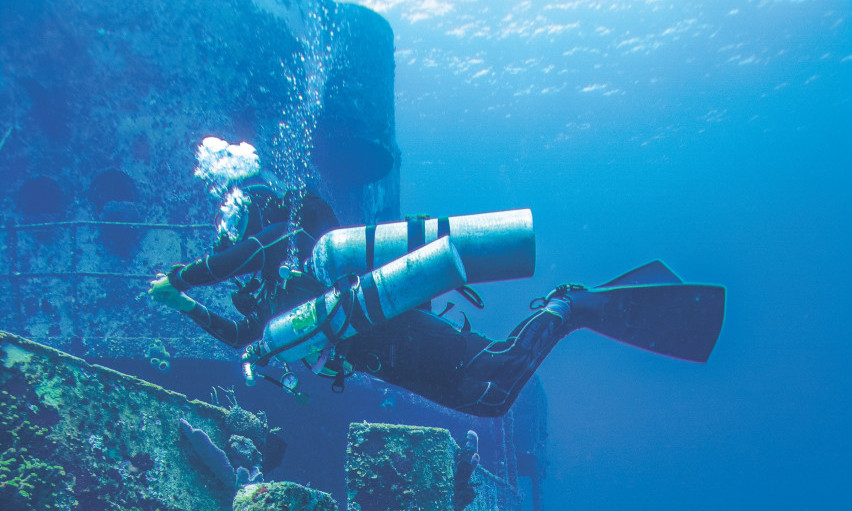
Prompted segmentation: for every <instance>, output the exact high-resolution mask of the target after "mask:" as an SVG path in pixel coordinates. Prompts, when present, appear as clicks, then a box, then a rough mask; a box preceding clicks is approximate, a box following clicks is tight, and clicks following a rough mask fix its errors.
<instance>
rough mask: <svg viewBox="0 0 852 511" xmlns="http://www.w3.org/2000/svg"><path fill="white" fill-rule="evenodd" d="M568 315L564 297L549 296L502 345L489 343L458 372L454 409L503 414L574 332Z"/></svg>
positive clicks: (500, 343)
mask: <svg viewBox="0 0 852 511" xmlns="http://www.w3.org/2000/svg"><path fill="white" fill-rule="evenodd" d="M571 311H572V306H571V300H570V298H569V297H568V295H567V293H564V294H552V295H551V296H550V297H549V299H548V301H547V303H546V304H545V306H544V307H542V308H541V309H539V310H537V311H536V312H535V313H533V314H532V315H530V316H529V317H528V318H526V319H525V320H524V321H523V322H521V324H519V325H518V326H517V327H515V329H514V330H513V331H512V333H511V334H510V335H509V337H508V338H507V339H506V340H505V341H492V342H491V343H489V344H488V345H487V346H485V347H483V348H482V349H481V350H479V351H478V352H477V353H476V354H474V355H473V356H472V357H471V358H470V359H469V360H468V361H467V362H466V363H465V365H464V367H463V368H461V369H460V370H461V371H462V372H463V374H464V377H463V380H462V383H461V385H460V386H459V393H460V394H462V395H463V398H462V399H461V400H460V402H459V403H457V404H456V406H454V407H453V408H455V409H457V410H459V411H462V412H465V413H470V414H473V415H479V416H489V417H491V416H499V415H503V414H504V413H506V412H507V411H508V410H509V408H510V407H511V406H512V404H513V403H514V402H515V399H516V398H517V397H518V394H519V393H520V391H521V389H523V387H524V385H525V384H526V382H527V381H528V380H529V379H530V377H532V375H533V373H535V371H536V369H538V367H539V366H540V365H541V363H542V362H543V361H544V359H545V358H546V357H547V355H548V354H549V353H550V351H551V350H552V349H553V347H554V346H555V345H556V343H557V342H558V341H559V340H560V339H561V338H562V337H564V336H566V335H567V334H568V333H570V332H571V330H573V328H572V323H571Z"/></svg>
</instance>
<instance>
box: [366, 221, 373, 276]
mask: <svg viewBox="0 0 852 511" xmlns="http://www.w3.org/2000/svg"><path fill="white" fill-rule="evenodd" d="M364 236H365V237H366V242H367V247H366V249H367V271H372V270H373V268H375V264H376V226H375V225H368V226H367V227H365V228H364Z"/></svg>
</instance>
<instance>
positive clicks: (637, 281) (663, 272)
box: [597, 259, 683, 288]
mask: <svg viewBox="0 0 852 511" xmlns="http://www.w3.org/2000/svg"><path fill="white" fill-rule="evenodd" d="M681 282H683V281H682V280H680V277H678V276H677V275H676V274H675V272H673V271H672V270H671V269H670V268H669V267H668V266H666V263H664V262H662V261H660V260H659V259H658V260H656V261H651V262H650V263H648V264H646V265H643V266H640V267H638V268H636V269H633V270H630V271H629V272H627V273H625V274H624V275H621V276H619V277H616V278H614V279H612V280H610V281H609V282H607V283H606V284H601V285H599V286H597V287H598V288H603V287H616V286H639V285H644V284H680V283H681Z"/></svg>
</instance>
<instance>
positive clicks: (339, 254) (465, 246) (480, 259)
mask: <svg viewBox="0 0 852 511" xmlns="http://www.w3.org/2000/svg"><path fill="white" fill-rule="evenodd" d="M445 234H448V235H449V236H450V240H451V241H452V242H453V245H455V246H456V248H457V249H458V252H459V255H460V256H461V259H462V262H463V264H464V269H465V271H466V273H467V282H468V283H469V284H473V283H476V282H488V281H493V280H507V279H517V278H523V277H530V276H532V274H533V272H534V270H535V234H534V233H533V223H532V212H531V211H530V210H529V209H516V210H509V211H496V212H492V213H481V214H476V215H464V216H453V217H444V218H422V217H421V218H413V219H409V220H408V221H405V222H390V223H384V224H378V225H362V226H358V227H345V228H341V229H334V230H332V231H329V232H327V233H325V234H324V235H323V236H322V237H321V238H320V239H319V240H318V241H317V243H316V245H315V246H314V249H313V252H312V254H311V257H310V258H309V259H308V261H307V262H306V264H307V266H308V268H309V270H310V271H311V272H312V273H313V275H314V276H315V277H316V278H317V279H318V280H320V281H321V282H323V283H325V284H326V285H331V284H332V283H333V282H335V281H336V280H337V279H338V278H340V277H341V276H343V275H346V274H349V273H356V274H361V273H363V272H366V271H370V270H372V269H373V268H376V267H378V266H381V265H383V264H385V263H387V262H388V261H391V260H393V259H396V258H398V257H401V256H402V255H404V254H405V253H406V252H411V251H412V250H413V249H415V248H417V247H418V246H421V245H423V244H425V243H428V242H430V241H432V240H435V239H437V238H440V237H441V236H443V235H445Z"/></svg>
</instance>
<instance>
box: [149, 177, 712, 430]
mask: <svg viewBox="0 0 852 511" xmlns="http://www.w3.org/2000/svg"><path fill="white" fill-rule="evenodd" d="M246 183H249V184H246ZM216 225H217V228H218V230H219V240H218V242H217V243H216V245H215V246H214V248H213V251H212V253H210V254H208V255H205V256H203V257H202V258H200V259H197V260H195V261H193V262H190V263H188V264H183V265H177V266H175V267H173V268H172V270H171V271H170V272H169V273H168V274H166V275H164V274H159V275H158V276H157V278H156V279H155V280H153V281H152V282H151V287H150V289H149V294H150V295H151V296H152V298H153V299H154V300H155V301H157V302H160V303H162V304H165V305H167V306H169V307H172V308H174V309H176V310H179V311H181V312H182V313H183V314H185V315H187V316H188V317H189V318H190V319H192V320H193V321H194V322H195V323H197V324H198V325H199V326H200V327H201V328H203V329H204V330H206V331H207V332H208V333H210V334H211V335H213V336H214V337H215V338H217V339H219V340H220V341H222V342H224V343H226V344H228V345H229V346H232V347H234V348H243V349H244V352H243V354H242V359H241V361H242V370H243V376H244V377H245V378H246V382H247V383H248V384H250V385H251V384H254V382H255V381H256V379H257V378H261V379H264V380H266V381H270V382H272V383H275V384H276V385H278V386H280V387H282V388H285V390H290V391H293V385H292V384H291V383H290V382H289V381H287V378H288V375H290V376H289V377H292V373H291V372H290V371H289V367H288V366H287V364H289V363H296V362H299V361H301V362H302V363H304V364H305V365H306V366H307V367H309V368H310V369H311V371H312V372H314V373H315V374H318V375H321V376H326V377H329V378H332V379H333V383H332V390H334V391H336V392H342V391H343V386H344V379H345V377H347V376H349V375H351V374H354V373H355V372H360V373H365V374H369V375H372V376H374V377H376V378H378V379H380V380H383V381H384V382H386V383H390V384H393V385H397V386H399V387H402V388H405V389H407V390H409V391H411V392H413V393H415V394H418V395H420V396H422V397H425V398H427V399H429V400H431V401H433V402H435V403H438V404H440V405H443V406H445V407H448V408H451V409H454V410H457V411H460V412H463V413H468V414H472V415H477V416H484V417H493V416H500V415H503V414H505V413H506V412H507V411H508V410H509V408H510V407H511V406H512V404H513V403H514V401H515V399H516V398H517V396H518V394H519V393H520V391H521V389H522V388H523V387H524V385H525V384H526V382H527V381H528V380H529V378H530V377H531V376H532V375H533V374H534V372H535V371H536V369H537V368H538V367H539V366H540V365H541V363H542V362H543V361H544V359H545V358H546V357H547V355H548V354H549V353H550V351H551V350H552V349H553V347H554V346H555V345H556V344H557V343H558V341H559V340H560V339H562V338H563V337H565V336H566V335H568V334H569V333H571V332H573V331H575V330H578V329H582V328H587V329H590V330H593V331H595V332H598V333H601V334H603V335H605V336H608V337H611V338H613V339H615V340H618V341H621V342H624V343H627V344H630V345H633V346H636V347H639V348H642V349H645V350H649V351H652V352H655V353H659V354H663V355H667V356H671V357H675V358H679V359H684V360H689V361H694V362H705V361H706V360H707V358H708V357H709V355H710V353H711V351H712V349H713V347H714V345H715V342H716V339H717V338H718V336H719V333H720V330H721V326H722V320H723V316H724V300H725V290H724V288H723V287H721V286H712V285H702V284H686V283H683V282H682V281H681V279H680V278H679V277H678V276H677V275H675V274H674V273H673V272H672V271H671V270H670V269H669V268H668V267H667V266H666V265H665V264H663V263H662V262H660V261H654V262H651V263H649V264H646V265H644V266H642V267H639V268H637V269H635V270H632V271H630V272H628V273H626V274H624V275H621V276H620V277H618V278H616V279H614V280H612V281H609V282H607V283H605V284H602V285H599V286H596V287H591V288H589V287H586V286H582V285H577V284H562V285H559V286H557V287H555V288H554V289H552V290H551V291H550V292H549V293H547V294H546V295H544V296H542V297H540V298H536V299H534V300H533V301H532V303H531V304H530V308H531V309H532V310H533V312H532V313H531V314H530V315H529V316H528V317H527V318H526V319H524V320H523V321H522V322H521V323H520V324H519V325H518V326H517V327H516V328H515V329H514V330H513V331H512V332H511V333H510V335H509V336H508V337H507V338H506V339H505V340H493V339H489V338H487V337H485V336H483V335H480V334H478V333H476V332H474V331H472V330H471V328H470V324H469V322H468V321H467V318H465V323H464V325H463V326H462V327H461V328H459V327H457V326H456V325H454V324H453V323H451V322H449V321H447V320H446V319H444V317H443V315H444V313H445V312H446V310H444V311H443V312H442V313H440V314H436V313H433V312H432V311H431V306H430V301H431V299H432V298H434V297H436V296H438V295H440V294H443V293H445V292H448V291H451V290H459V291H460V292H461V293H462V294H463V295H464V296H466V297H467V298H469V299H470V300H471V301H472V302H474V304H475V305H478V306H481V303H477V302H478V301H479V300H478V296H477V295H476V294H475V292H472V290H471V288H469V287H468V284H472V283H477V282H487V281H495V280H506V279H511V278H521V277H528V276H531V275H532V272H533V270H534V266H535V238H534V235H533V231H532V214H531V212H530V210H528V209H522V210H513V211H501V212H494V213H485V214H479V215H466V216H458V217H449V218H426V217H414V218H409V219H407V220H405V221H402V222H390V223H384V224H379V225H372V226H355V227H346V228H341V227H339V224H338V221H337V218H336V216H335V215H334V212H333V211H332V209H331V208H330V207H329V206H328V204H326V203H325V202H324V201H322V200H321V199H320V198H319V197H317V196H315V195H311V194H306V195H304V196H300V194H298V193H294V192H288V193H285V194H280V193H278V192H277V191H275V190H274V189H273V188H272V187H271V186H270V185H269V184H268V183H263V182H254V183H252V179H249V180H243V181H242V183H241V184H240V186H238V187H235V188H232V189H231V193H229V195H228V197H227V198H226V200H225V201H224V203H223V204H222V206H221V211H220V215H219V217H218V218H217V222H216ZM245 276H250V277H249V279H248V280H247V282H245V283H242V282H239V281H237V282H238V290H237V291H236V292H235V293H233V294H232V300H233V302H234V305H235V306H236V308H237V309H238V310H239V311H240V313H241V314H243V316H244V318H243V319H242V320H240V321H233V320H229V319H226V318H224V317H223V316H220V315H218V314H216V313H214V312H211V311H210V310H209V309H208V308H207V307H205V306H204V305H202V304H200V303H198V302H197V301H195V300H194V299H193V298H191V297H189V296H188V295H187V294H186V292H187V291H189V290H191V289H192V288H194V287H197V286H206V285H212V284H216V283H220V282H223V281H226V280H229V279H234V278H236V277H245ZM272 360H276V361H277V362H278V363H281V364H283V365H284V369H285V376H284V377H282V378H281V380H280V381H279V380H277V379H275V378H272V377H270V376H268V375H267V374H265V373H264V372H262V371H260V368H262V367H265V366H267V365H268V364H269V362H270V361H272ZM293 393H294V394H297V393H295V392H293Z"/></svg>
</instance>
